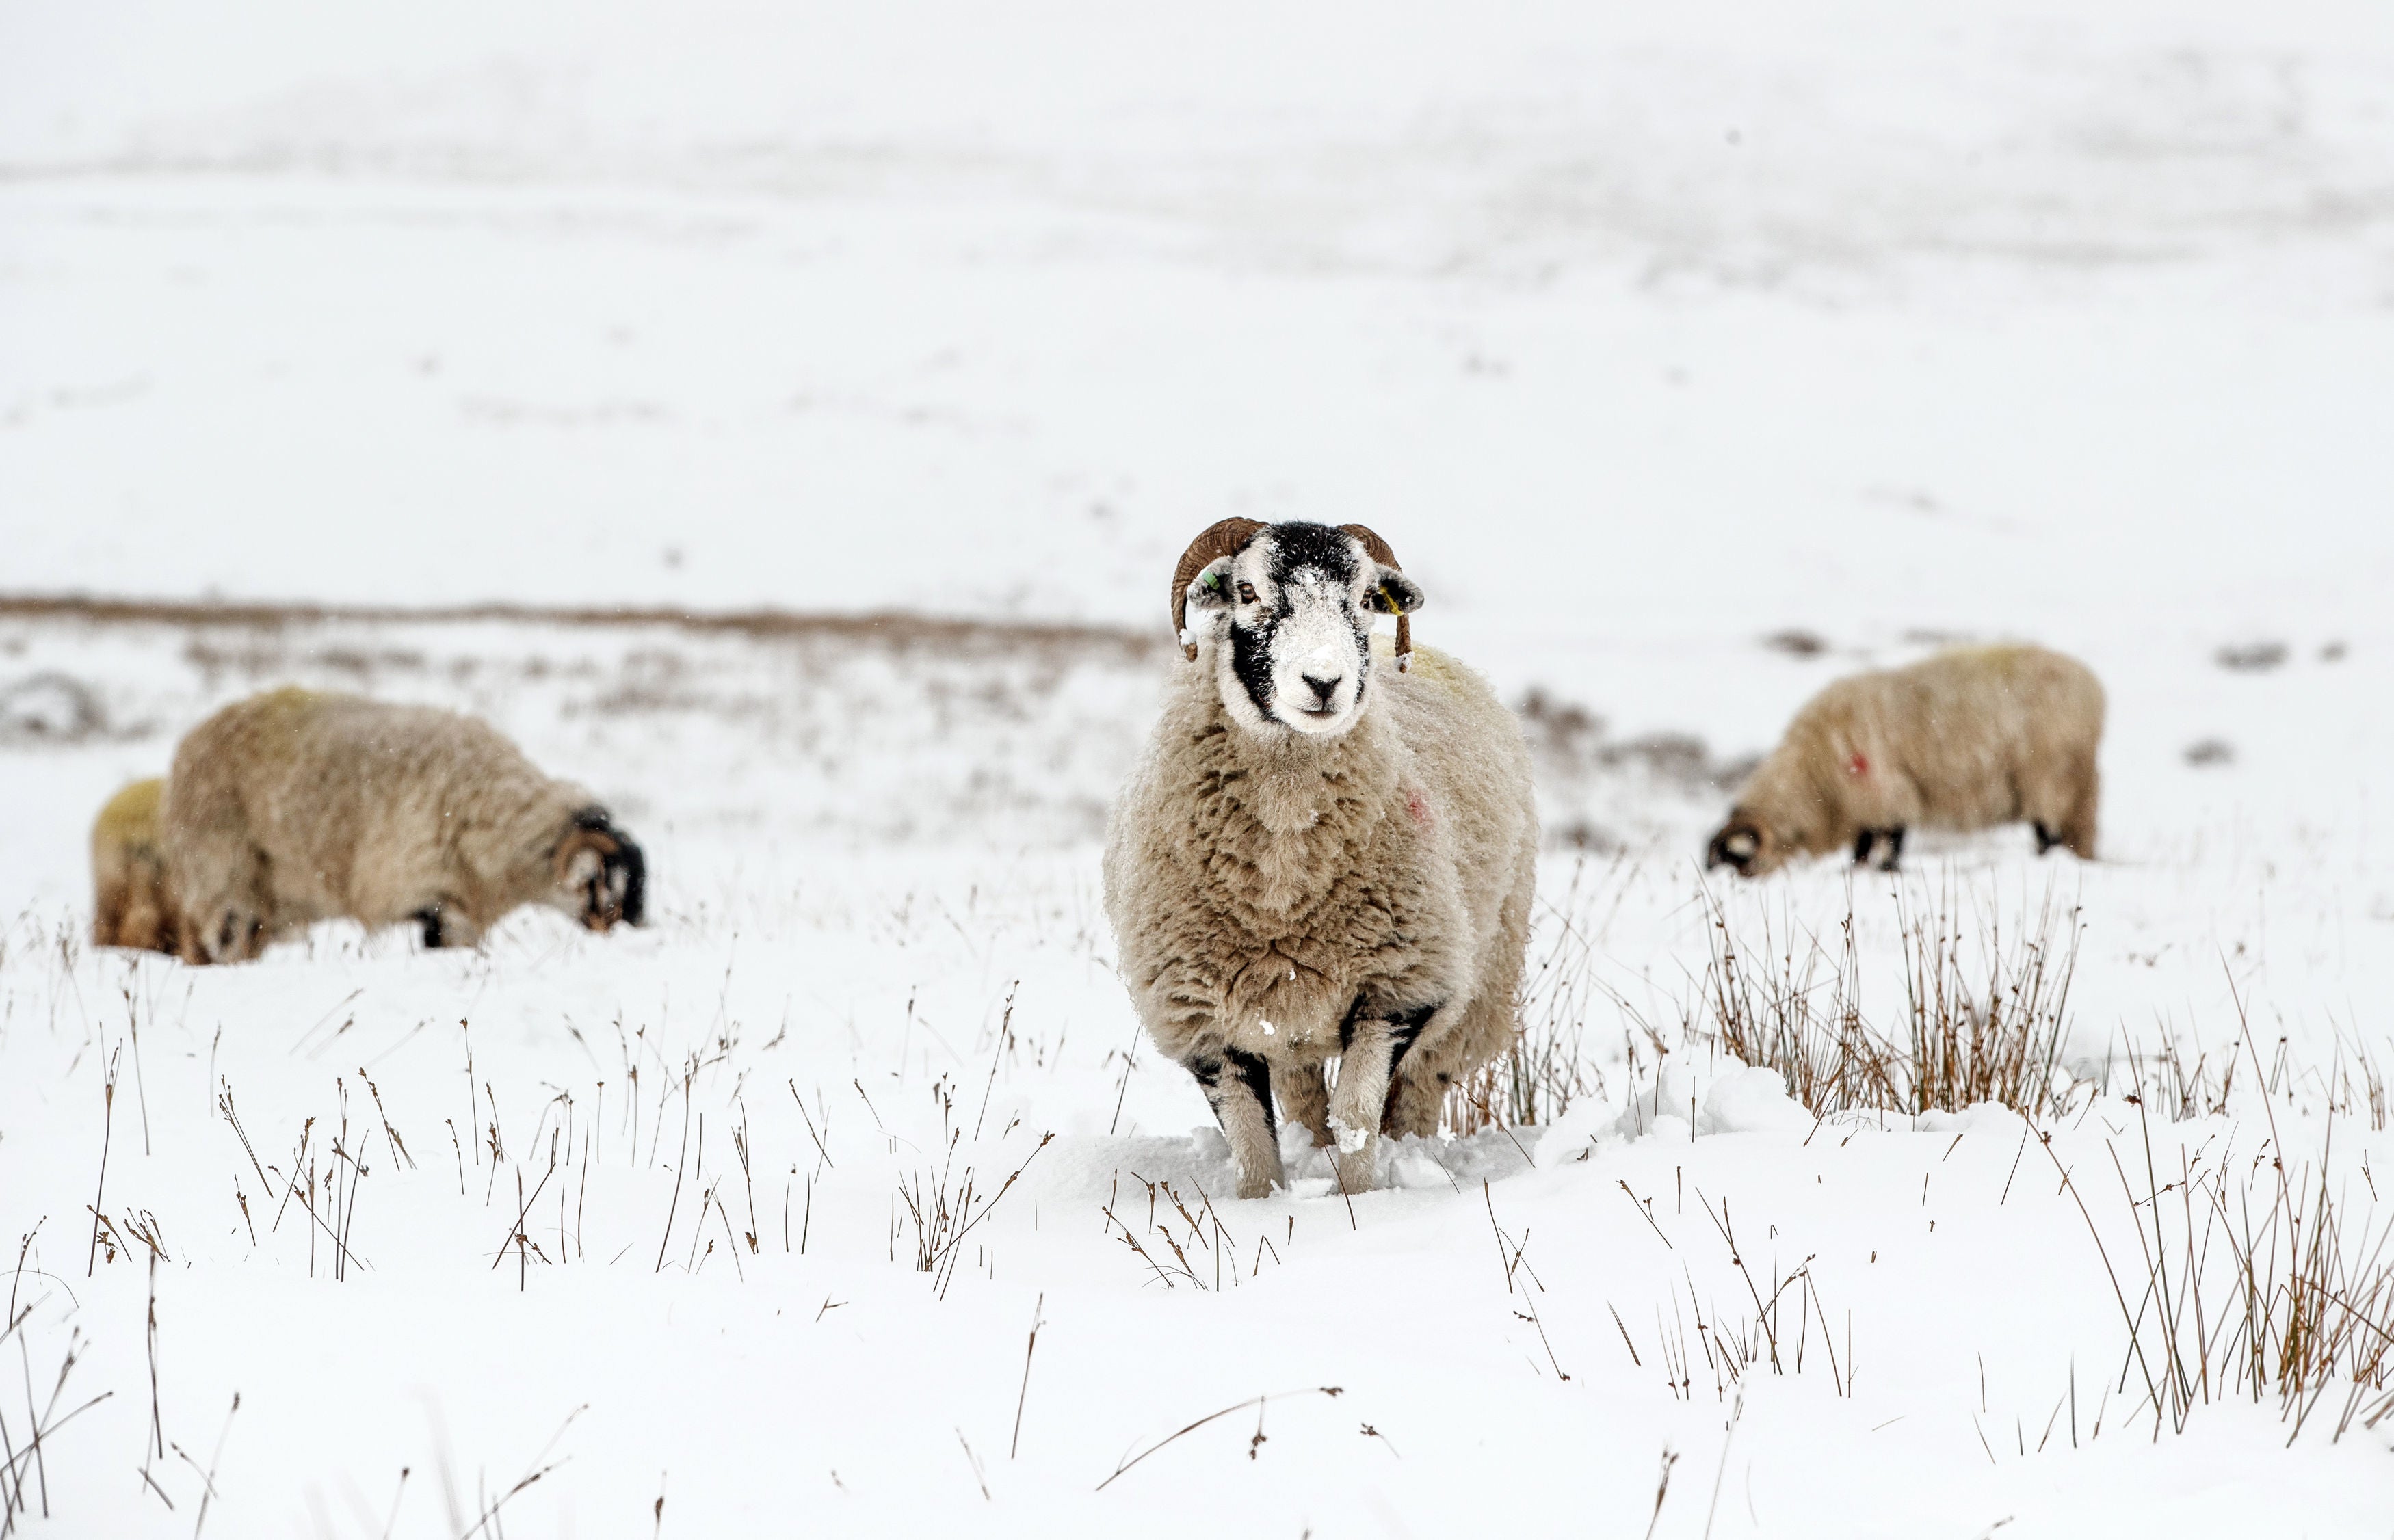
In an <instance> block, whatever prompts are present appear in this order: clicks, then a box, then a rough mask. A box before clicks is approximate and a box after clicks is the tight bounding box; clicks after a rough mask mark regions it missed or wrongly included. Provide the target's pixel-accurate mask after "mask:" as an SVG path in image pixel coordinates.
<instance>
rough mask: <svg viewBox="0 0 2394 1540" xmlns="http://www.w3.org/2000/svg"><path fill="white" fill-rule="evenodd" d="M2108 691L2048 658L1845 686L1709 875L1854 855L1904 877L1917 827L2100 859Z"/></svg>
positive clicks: (1725, 830) (1808, 717) (2076, 666)
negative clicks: (2019, 833) (2100, 763)
mask: <svg viewBox="0 0 2394 1540" xmlns="http://www.w3.org/2000/svg"><path fill="white" fill-rule="evenodd" d="M2102 737H2103V687H2102V686H2101V685H2100V684H2098V682H2096V678H2095V676H2094V675H2093V674H2092V673H2091V672H2089V671H2088V669H2087V668H2086V666H2085V665H2084V664H2081V663H2079V662H2077V661H2076V660H2074V659H2072V658H2066V657H2063V656H2062V655H2061V654H2060V653H2059V652H2046V651H2045V649H2044V648H2041V647H1970V648H1957V649H1955V650H1953V651H1952V652H1940V653H1939V654H1938V655H1937V656H1935V657H1933V658H1929V659H1927V660H1926V661H1925V662H1922V663H1916V664H1914V665H1912V666H1910V667H1909V668H1894V669H1888V670H1885V671H1882V672H1877V673H1870V674H1857V675H1855V676H1853V677H1852V678H1845V679H1839V680H1837V681H1836V682H1835V684H1832V685H1830V686H1829V687H1828V688H1827V689H1825V690H1823V691H1821V692H1820V693H1819V694H1818V695H1815V696H1813V697H1812V699H1811V700H1810V701H1809V702H1808V703H1806V704H1805V706H1804V708H1803V709H1802V710H1801V711H1798V712H1797V713H1796V714H1795V720H1794V721H1793V722H1791V723H1789V724H1788V728H1787V734H1786V736H1785V737H1784V738H1783V739H1782V740H1781V741H1780V744H1779V747H1778V748H1776V749H1774V750H1773V751H1772V752H1771V755H1770V757H1769V758H1767V759H1765V760H1764V761H1763V762H1762V764H1761V765H1760V767H1759V768H1757V769H1756V770H1755V772H1754V774H1753V776H1752V777H1751V778H1750V779H1748V780H1747V782H1746V783H1745V787H1744V789H1743V791H1741V792H1739V794H1738V798H1737V805H1736V807H1734V808H1732V809H1730V815H1729V822H1728V823H1725V824H1723V825H1722V826H1721V829H1720V832H1719V833H1718V834H1716V835H1715V836H1713V838H1712V842H1711V844H1710V845H1709V846H1708V847H1707V849H1706V851H1705V862H1704V863H1705V864H1706V865H1707V866H1716V865H1724V864H1725V865H1729V866H1732V867H1734V868H1736V869H1737V871H1738V872H1740V873H1741V874H1743V875H1746V876H1750V877H1752V876H1760V875H1763V874H1764V873H1767V872H1770V871H1773V870H1776V869H1777V868H1778V867H1779V866H1780V865H1782V863H1784V862H1786V861H1787V860H1788V859H1789V858H1790V857H1793V856H1796V855H1819V854H1822V853H1823V852H1826V851H1830V850H1836V849H1846V848H1848V847H1851V849H1852V850H1853V855H1854V861H1855V862H1856V863H1857V864H1862V863H1866V862H1870V861H1871V860H1872V859H1873V855H1874V852H1875V853H1876V854H1877V857H1878V860H1879V862H1880V863H1881V864H1882V865H1884V866H1887V867H1889V868H1892V867H1893V866H1894V865H1895V863H1896V861H1897V858H1898V857H1900V856H1901V854H1902V851H1903V832H1904V830H1906V829H1907V828H1910V827H1911V826H1912V825H1914V824H1926V825H1929V826H1933V827H1939V828H1947V829H1959V830H1968V829H1984V828H1990V827H1993V825H1995V824H1998V823H2010V822H2012V821H2013V820H2016V819H2025V820H2027V821H2028V822H2029V823H2032V824H2033V825H2034V826H2035V830H2036V845H2037V853H2038V854H2039V855H2043V854H2044V853H2045V851H2047V850H2049V849H2052V848H2053V847H2055V846H2056V845H2066V846H2068V847H2069V848H2070V849H2072V850H2073V851H2075V852H2076V853H2077V854H2078V855H2080V856H2081V857H2083V858H2085V859H2086V860H2090V861H2091V860H2093V859H2094V856H2095V803H2096V792H2097V775H2096V768H2095V756H2096V749H2097V747H2098V744H2100V743H2101V741H2102Z"/></svg>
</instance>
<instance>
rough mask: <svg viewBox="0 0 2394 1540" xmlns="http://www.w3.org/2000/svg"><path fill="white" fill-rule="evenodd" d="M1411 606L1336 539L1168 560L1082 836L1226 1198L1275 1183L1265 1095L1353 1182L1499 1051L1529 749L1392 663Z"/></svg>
mask: <svg viewBox="0 0 2394 1540" xmlns="http://www.w3.org/2000/svg"><path fill="white" fill-rule="evenodd" d="M1421 603H1422V591H1421V589H1420V587H1419V586H1416V585H1415V584H1414V581H1413V580H1412V579H1411V578H1410V577H1408V576H1406V575H1405V573H1403V571H1402V570H1401V568H1400V567H1399V566H1398V564H1397V560H1396V556H1395V553H1394V552H1393V551H1391V550H1390V549H1389V548H1388V543H1387V542H1385V541H1383V540H1382V539H1381V538H1380V537H1379V536H1378V535H1376V534H1375V533H1372V531H1370V530H1369V529H1366V528H1365V527H1363V526H1362V525H1361V524H1348V525H1343V526H1340V527H1337V528H1332V527H1329V526H1327V525H1322V524H1310V523H1283V524H1263V523H1258V522H1256V521H1255V520H1243V519H1240V520H1223V521H1222V522H1220V523H1217V524H1216V525H1214V526H1213V527H1212V528H1210V529H1208V530H1206V531H1205V532H1204V533H1203V534H1201V535H1199V536H1198V537H1197V539H1196V540H1195V541H1194V542H1193V543H1192V544H1191V545H1190V547H1189V549H1188V551H1187V552H1186V554H1184V555H1183V556H1182V557H1181V559H1180V560H1179V562H1178V564H1177V566H1176V568H1175V569H1174V573H1173V579H1172V618H1173V625H1174V629H1175V631H1176V633H1177V636H1178V638H1179V639H1180V641H1181V644H1182V649H1183V653H1184V659H1185V661H1184V663H1183V665H1181V666H1179V667H1177V668H1175V669H1174V670H1173V675H1172V678H1171V679H1170V681H1169V682H1168V684H1167V685H1166V687H1165V694H1164V711H1163V717H1162V719H1161V720H1160V721H1159V723H1158V724H1157V726H1156V729H1155V733H1154V736H1153V738H1152V739H1151V742H1150V744H1149V745H1148V749H1147V753H1146V755H1145V757H1144V759H1143V761H1142V763H1141V764H1140V766H1139V767H1138V770H1136V771H1135V772H1134V773H1133V774H1132V776H1131V779H1130V782H1129V783H1128V784H1127V785H1126V786H1125V788H1124V791H1123V794H1122V796H1121V797H1120V799H1119V800H1118V801H1117V803H1116V805H1115V807H1114V809H1113V816H1112V818H1111V822H1110V824H1109V827H1108V830H1107V836H1106V855H1105V888H1106V910H1107V914H1108V916H1109V918H1110V919H1111V922H1112V925H1113V930H1114V935H1115V939H1116V943H1117V946H1118V948H1119V952H1120V956H1121V967H1122V972H1123V977H1124V981H1125V984H1126V985H1127V986H1128V988H1129V990H1130V994H1131V998H1132V1001H1133V1004H1134V1006H1135V1007H1136V1008H1137V1010H1138V1016H1139V1019H1140V1020H1141V1022H1142V1023H1143V1024H1144V1026H1145V1027H1146V1030H1147V1032H1148V1033H1149V1034H1150V1035H1151V1037H1152V1038H1153V1039H1154V1041H1155V1043H1156V1046H1158V1047H1159V1048H1161V1049H1162V1050H1163V1051H1164V1053H1166V1054H1168V1055H1170V1056H1171V1057H1172V1058H1173V1059H1174V1060H1177V1061H1178V1062H1179V1063H1180V1064H1181V1065H1182V1066H1184V1067H1185V1068H1186V1069H1188V1071H1189V1072H1190V1074H1191V1075H1193V1076H1194V1077H1195V1078H1196V1080H1197V1082H1198V1085H1199V1086H1201V1087H1203V1089H1204V1094H1205V1097H1206V1099H1207V1101H1208V1102H1209V1103H1210V1104H1211V1105H1212V1107H1213V1110H1214V1114H1215V1116H1216V1118H1217V1120H1218V1121H1219V1122H1220V1124H1221V1125H1222V1130H1223V1132H1224V1134H1225V1135H1226V1136H1227V1137H1228V1139H1229V1140H1230V1153H1231V1158H1232V1161H1233V1163H1234V1164H1235V1165H1236V1168H1237V1176H1238V1191H1239V1195H1240V1196H1241V1197H1260V1196H1262V1195H1264V1194H1265V1193H1267V1192H1269V1191H1270V1190H1271V1189H1272V1187H1273V1186H1274V1185H1276V1184H1282V1183H1284V1180H1285V1174H1284V1167H1283V1165H1282V1159H1281V1153H1280V1145H1279V1138H1278V1125H1277V1121H1276V1118H1275V1107H1274V1102H1275V1099H1277V1101H1278V1111H1279V1112H1281V1113H1282V1114H1284V1115H1285V1116H1286V1117H1287V1118H1288V1119H1289V1120H1290V1121H1291V1122H1294V1123H1297V1124H1301V1125H1303V1126H1304V1127H1306V1128H1307V1129H1308V1130H1309V1132H1310V1133H1311V1134H1312V1136H1313V1139H1314V1141H1315V1143H1317V1144H1322V1145H1327V1144H1335V1145H1336V1147H1337V1148H1336V1152H1335V1155H1334V1156H1333V1165H1334V1168H1335V1172H1336V1175H1337V1179H1338V1182H1339V1185H1340V1187H1341V1189H1342V1190H1344V1191H1350V1192H1351V1191H1360V1190H1361V1189H1363V1188H1366V1187H1369V1186H1370V1185H1371V1183H1372V1181H1373V1179H1374V1176H1375V1156H1376V1152H1377V1140H1378V1139H1379V1138H1380V1137H1381V1136H1382V1135H1384V1134H1386V1135H1400V1134H1414V1135H1427V1134H1432V1133H1435V1132H1436V1131H1437V1128H1438V1124H1439V1116H1440V1110H1441V1107H1442V1105H1443V1103H1444V1101H1445V1093H1446V1091H1447V1089H1448V1088H1449V1087H1450V1086H1453V1084H1454V1083H1455V1081H1456V1080H1457V1079H1458V1078H1459V1077H1462V1076H1464V1075H1467V1074H1468V1073H1470V1072H1472V1071H1473V1070H1476V1069H1478V1068H1479V1067H1480V1066H1481V1065H1482V1064H1485V1063H1487V1062H1488V1061H1489V1060H1492V1059H1493V1058H1495V1057H1496V1056H1497V1055H1498V1054H1501V1053H1503V1052H1504V1051H1505V1050H1506V1047H1507V1046H1510V1045H1511V1043H1512V1042H1513V1039H1514V1035H1515V1025H1514V1015H1513V993H1514V989H1515V986H1516V985H1517V984H1518V983H1519V981H1520V977H1521V970H1522V959H1523V954H1524V952H1525V950H1526V948H1527V945H1528V940H1529V926H1530V906H1531V900H1532V895H1533V892H1534V888H1535V881H1536V862H1537V813H1536V808H1535V805H1534V802H1533V800H1532V794H1531V783H1530V760H1529V753H1528V749H1527V747H1526V746H1525V744H1523V741H1522V736H1521V731H1520V727H1519V724H1518V723H1517V722H1516V721H1515V720H1514V719H1513V717H1512V714H1511V713H1510V712H1508V711H1506V709H1505V707H1504V706H1503V705H1502V704H1500V703H1499V702H1498V701H1497V699H1496V697H1495V695H1494V694H1493V692H1492V691H1490V689H1489V687H1488V684H1487V682H1486V681H1485V680H1483V679H1482V678H1480V676H1479V675H1477V674H1475V673H1473V672H1472V671H1471V670H1469V669H1468V668H1466V667H1465V666H1464V665H1461V664H1459V663H1457V662H1455V661H1454V660H1453V659H1452V658H1450V657H1447V656H1445V655H1444V654H1442V653H1440V652H1434V651H1431V650H1429V649H1427V648H1424V649H1421V650H1419V651H1415V650H1414V647H1413V636H1412V626H1411V625H1410V624H1409V623H1408V621H1407V618H1406V617H1409V616H1410V615H1411V614H1412V612H1414V610H1416V609H1418V608H1420V606H1421ZM1382 614H1393V615H1396V616H1397V617H1399V629H1398V634H1397V638H1396V645H1395V647H1394V648H1390V647H1389V646H1388V643H1387V641H1386V640H1385V639H1384V638H1375V637H1374V636H1373V634H1372V629H1373V622H1374V620H1375V617H1376V616H1378V615H1382ZM1389 664H1394V665H1396V666H1394V667H1388V666H1386V665H1389ZM1332 1059H1335V1060H1338V1083H1337V1086H1336V1088H1335V1091H1334V1090H1330V1089H1327V1088H1326V1086H1327V1081H1326V1077H1325V1076H1324V1074H1323V1067H1324V1065H1325V1063H1326V1062H1327V1061H1328V1060H1332Z"/></svg>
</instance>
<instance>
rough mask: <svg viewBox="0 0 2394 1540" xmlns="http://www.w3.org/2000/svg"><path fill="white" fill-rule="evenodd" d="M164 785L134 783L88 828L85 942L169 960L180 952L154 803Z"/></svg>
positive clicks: (114, 798)
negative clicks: (87, 935) (88, 900)
mask: <svg viewBox="0 0 2394 1540" xmlns="http://www.w3.org/2000/svg"><path fill="white" fill-rule="evenodd" d="M165 786H166V783H164V781H160V780H155V779H152V780H149V781H136V782H134V783H132V784H131V785H129V786H127V787H125V789H124V790H123V791H120V792H118V793H117V794H116V795H115V796H112V797H110V798H109V799H108V803H107V805H106V806H104V807H102V808H101V809H99V818H98V819H97V820H95V821H94V822H93V823H92V826H91V886H92V906H91V908H92V916H91V940H92V944H93V945H94V946H123V947H132V948H135V949H137V950H138V951H143V952H164V953H167V954H170V955H171V954H174V953H175V952H177V951H178V950H179V949H180V944H179V941H178V937H177V934H176V920H177V917H178V916H177V914H176V905H175V901H174V899H173V897H172V895H170V894H169V893H168V892H167V890H166V860H165V856H164V852H163V851H162V850H161V849H160V846H159V838H158V801H159V797H160V796H161V794H162V793H163V792H164V790H165Z"/></svg>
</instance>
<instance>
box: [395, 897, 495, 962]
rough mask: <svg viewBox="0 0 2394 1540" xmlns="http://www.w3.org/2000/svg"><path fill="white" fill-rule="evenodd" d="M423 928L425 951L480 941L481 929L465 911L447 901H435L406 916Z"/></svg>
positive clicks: (469, 944)
mask: <svg viewBox="0 0 2394 1540" xmlns="http://www.w3.org/2000/svg"><path fill="white" fill-rule="evenodd" d="M408 918H409V919H412V920H414V921H415V922H417V923H418V924H420V925H422V926H423V927H424V946H425V950H426V951H428V952H429V951H434V950H437V949H439V948H441V947H450V946H472V945H474V944H476V943H477V942H479V941H480V940H481V939H482V932H481V928H480V927H479V926H477V925H476V924H475V923H474V922H473V920H472V919H471V918H469V917H468V916H467V914H466V911H465V910H464V909H462V908H460V907H458V906H457V905H456V904H454V903H452V902H449V901H448V900H447V899H435V900H433V901H432V902H430V903H428V904H426V905H425V906H424V907H423V908H421V909H419V910H417V911H416V912H415V913H414V914H413V915H409V916H408Z"/></svg>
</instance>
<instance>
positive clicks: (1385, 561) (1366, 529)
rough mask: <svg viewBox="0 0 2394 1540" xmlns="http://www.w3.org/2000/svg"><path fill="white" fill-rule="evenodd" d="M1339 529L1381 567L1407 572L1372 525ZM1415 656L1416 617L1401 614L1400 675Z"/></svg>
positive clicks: (1399, 629) (1398, 670)
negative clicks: (1352, 538)
mask: <svg viewBox="0 0 2394 1540" xmlns="http://www.w3.org/2000/svg"><path fill="white" fill-rule="evenodd" d="M1338 527H1339V528H1340V529H1342V530H1344V531H1346V532H1347V533H1348V534H1351V535H1353V536H1354V537H1355V538H1356V539H1358V540H1360V541H1361V542H1362V543H1363V554H1364V555H1365V556H1368V557H1370V558H1371V559H1373V560H1375V561H1376V562H1378V563H1379V564H1380V565H1381V566H1383V567H1394V568H1395V569H1396V570H1397V571H1399V572H1403V571H1404V570H1405V564H1404V563H1403V562H1401V561H1400V560H1398V559H1397V553H1396V552H1395V551H1393V550H1390V549H1389V548H1388V542H1387V541H1385V540H1383V539H1381V538H1380V537H1379V536H1378V535H1377V534H1375V533H1373V531H1372V527H1371V526H1370V525H1368V524H1341V525H1339V526H1338ZM1413 655H1414V617H1413V616H1411V615H1406V614H1400V615H1399V616H1397V672H1398V673H1400V674H1401V673H1403V672H1405V671H1406V669H1407V668H1408V667H1409V666H1410V665H1411V664H1412V662H1413Z"/></svg>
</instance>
